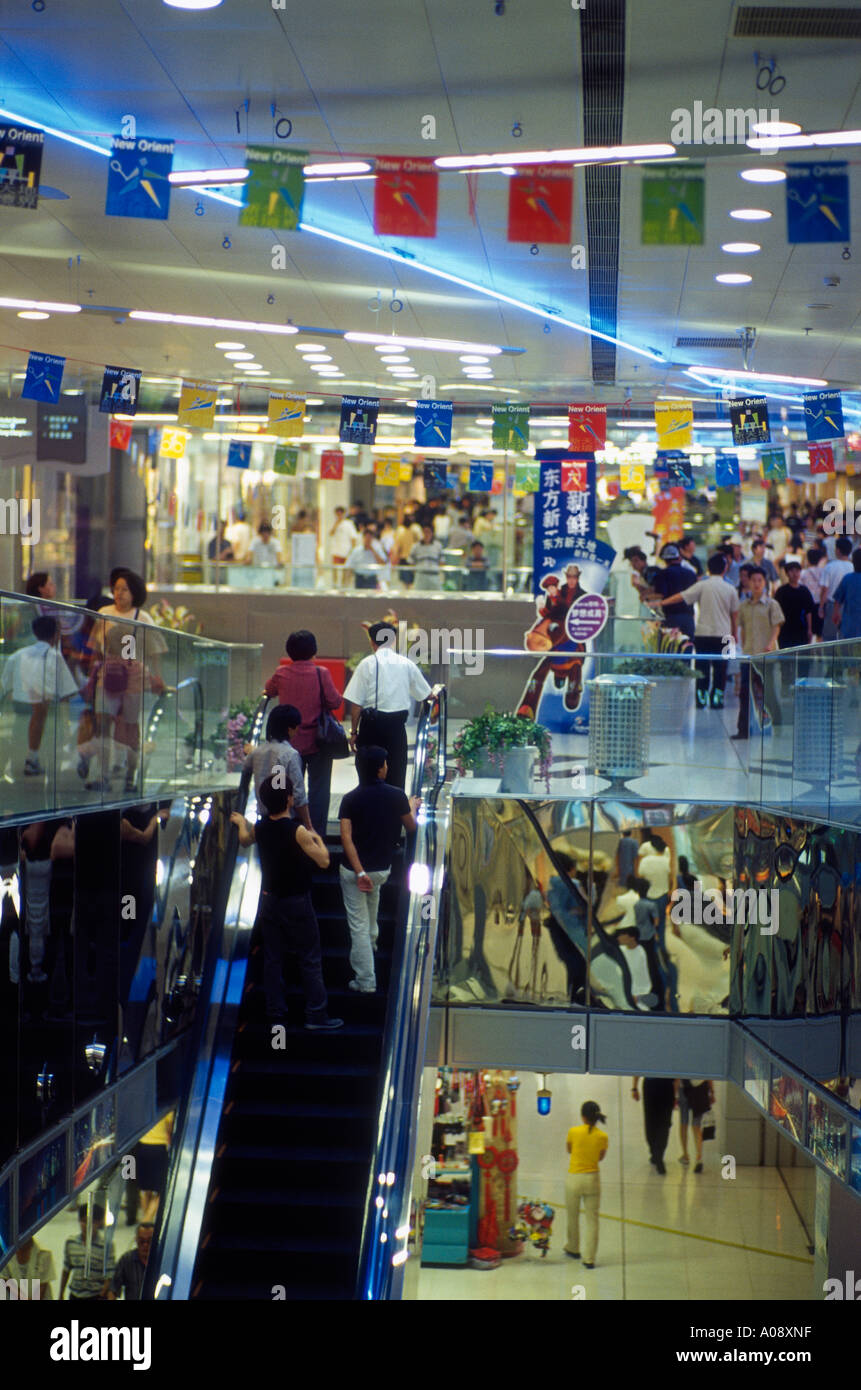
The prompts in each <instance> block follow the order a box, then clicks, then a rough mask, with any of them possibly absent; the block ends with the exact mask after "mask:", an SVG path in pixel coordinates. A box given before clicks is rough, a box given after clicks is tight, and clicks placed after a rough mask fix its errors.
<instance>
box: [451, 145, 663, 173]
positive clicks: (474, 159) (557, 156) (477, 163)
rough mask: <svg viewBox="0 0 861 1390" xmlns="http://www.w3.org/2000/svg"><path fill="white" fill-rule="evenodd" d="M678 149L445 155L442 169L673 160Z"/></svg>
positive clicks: (633, 147) (620, 147)
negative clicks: (503, 165) (631, 160)
mask: <svg viewBox="0 0 861 1390" xmlns="http://www.w3.org/2000/svg"><path fill="white" fill-rule="evenodd" d="M675 154H676V147H675V145H596V146H593V147H592V148H591V149H575V150H509V151H508V152H507V153H506V154H467V155H460V154H445V155H441V156H440V157H439V158H438V159H435V160H434V164H436V166H437V168H439V169H493V168H498V167H499V166H500V165H502V164H509V165H512V164H513V165H517V164H599V163H606V162H608V161H611V162H613V163H616V162H618V161H620V160H625V159H672V158H674V157H675Z"/></svg>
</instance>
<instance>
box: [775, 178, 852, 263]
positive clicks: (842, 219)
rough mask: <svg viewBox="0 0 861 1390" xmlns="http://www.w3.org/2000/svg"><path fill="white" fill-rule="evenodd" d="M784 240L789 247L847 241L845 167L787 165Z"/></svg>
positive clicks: (847, 203)
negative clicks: (811, 243)
mask: <svg viewBox="0 0 861 1390" xmlns="http://www.w3.org/2000/svg"><path fill="white" fill-rule="evenodd" d="M786 239H787V241H788V242H789V244H790V246H798V245H804V244H807V243H810V242H821V241H839V242H848V241H850V240H851V237H850V234H849V165H848V164H847V163H846V162H845V160H844V161H841V162H839V163H836V164H787V166H786Z"/></svg>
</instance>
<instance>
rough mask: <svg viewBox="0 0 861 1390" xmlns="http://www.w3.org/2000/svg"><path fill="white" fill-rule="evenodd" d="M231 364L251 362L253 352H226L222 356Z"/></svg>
mask: <svg viewBox="0 0 861 1390" xmlns="http://www.w3.org/2000/svg"><path fill="white" fill-rule="evenodd" d="M224 356H225V357H227V358H228V359H229V360H230V361H231V362H253V361H254V353H253V352H226V353H225V354H224Z"/></svg>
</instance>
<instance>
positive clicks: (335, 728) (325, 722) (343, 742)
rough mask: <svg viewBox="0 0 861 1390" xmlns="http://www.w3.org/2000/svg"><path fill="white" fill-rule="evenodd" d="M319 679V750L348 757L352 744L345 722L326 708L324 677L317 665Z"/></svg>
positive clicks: (334, 756)
mask: <svg viewBox="0 0 861 1390" xmlns="http://www.w3.org/2000/svg"><path fill="white" fill-rule="evenodd" d="M317 681H318V684H319V687H320V714H319V716H318V718H317V748H318V751H320V752H323V753H328V754H329V757H330V758H347V757H349V755H350V744H349V742H348V740H347V735H346V732H345V730H344V726H343V724H341V723H339V721H338V720H337V719H336V718H335V716H334V714H332V712H331V711H330V710H327V709H326V704H325V701H324V699H323V677H322V676H321V674H320V668H319V666H318V667H317Z"/></svg>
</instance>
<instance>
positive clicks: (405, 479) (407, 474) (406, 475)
mask: <svg viewBox="0 0 861 1390" xmlns="http://www.w3.org/2000/svg"><path fill="white" fill-rule="evenodd" d="M400 480H401V482H402V483H411V482H412V480H413V466H412V464H411V463H410V462H409V461H407V462H406V463H404V462H403V460H402V461H401V470H400Z"/></svg>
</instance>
